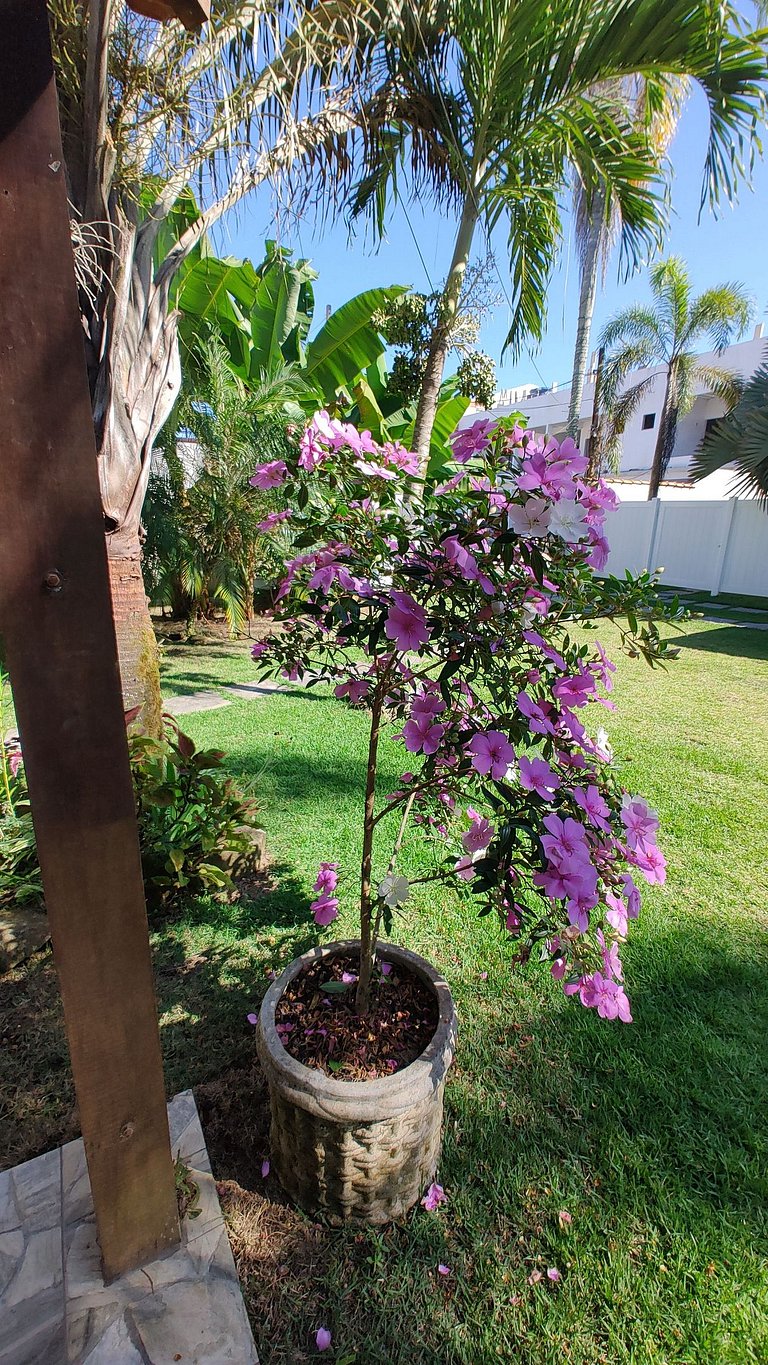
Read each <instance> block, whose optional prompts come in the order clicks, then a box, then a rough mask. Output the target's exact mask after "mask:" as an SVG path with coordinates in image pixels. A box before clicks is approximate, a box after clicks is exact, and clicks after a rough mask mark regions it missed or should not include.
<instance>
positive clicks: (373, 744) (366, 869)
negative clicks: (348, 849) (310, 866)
mask: <svg viewBox="0 0 768 1365" xmlns="http://www.w3.org/2000/svg"><path fill="white" fill-rule="evenodd" d="M387 677H388V675H385V677H383V678H381V679H380V680H379V684H378V686H377V688H376V691H375V693H374V697H373V704H372V706H371V733H370V738H369V740H368V770H367V775H366V781H365V814H364V817H363V857H362V862H361V864H360V976H359V977H358V982H357V995H356V996H355V1009H356V1010H357V1013H358V1014H367V1013H368V1009H369V1006H370V999H371V974H372V971H373V950H374V947H375V938H374V934H373V925H372V922H371V900H372V897H371V867H372V863H373V830H374V805H375V802H376V759H377V756H378V752H379V730H380V728H381V713H382V710H383V707H384V689H385V686H386V681H387Z"/></svg>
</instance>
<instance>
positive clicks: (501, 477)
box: [252, 412, 672, 1222]
mask: <svg viewBox="0 0 768 1365" xmlns="http://www.w3.org/2000/svg"><path fill="white" fill-rule="evenodd" d="M453 457H454V463H453V465H452V466H451V468H450V469H449V470H448V471H443V473H444V474H445V473H446V472H447V475H448V477H445V478H444V481H443V482H442V483H441V484H439V485H438V486H437V487H427V488H426V489H425V488H423V487H421V486H419V485H418V484H417V482H416V480H415V476H416V473H417V466H416V460H415V457H414V456H412V455H411V454H410V453H409V452H407V451H406V450H404V449H403V448H402V447H400V446H398V445H397V444H386V445H378V444H377V443H376V442H374V441H373V440H372V439H371V437H370V434H369V433H368V432H362V433H360V432H358V431H357V430H356V429H355V428H354V427H352V426H350V425H347V424H344V423H342V422H340V421H337V420H335V419H332V418H330V417H329V416H328V414H327V413H326V412H320V413H318V414H316V415H315V417H314V419H313V420H312V421H311V422H310V423H309V425H308V427H307V429H306V430H305V431H303V432H302V433H296V437H295V451H294V454H293V455H292V456H289V457H288V458H287V459H286V460H272V461H269V462H267V463H265V464H261V465H259V466H258V467H257V469H256V471H255V473H254V476H253V479H252V482H253V484H254V485H255V486H256V487H258V488H277V487H281V486H285V487H289V488H290V490H291V506H290V508H286V509H285V510H284V511H283V512H280V513H273V514H272V515H271V517H270V518H268V519H267V522H266V523H265V524H264V525H265V530H267V531H268V530H270V529H271V527H272V526H275V525H277V524H279V523H283V522H285V521H289V524H290V527H291V529H292V531H293V545H294V549H295V555H294V558H293V559H291V560H290V562H289V563H288V564H287V566H286V572H285V577H284V579H283V582H282V584H281V586H280V589H279V593H278V601H277V606H276V608H275V611H274V618H275V628H274V631H273V633H272V634H271V635H270V637H269V638H268V639H267V640H264V641H261V642H260V643H259V644H257V645H256V646H254V650H253V653H254V657H255V658H256V659H257V660H258V662H259V664H260V666H261V668H262V669H263V676H265V675H267V674H270V673H271V674H273V675H275V674H278V675H282V676H284V677H286V678H289V679H292V680H299V679H301V680H302V681H303V682H304V683H306V684H307V685H311V684H312V683H314V682H325V683H330V684H331V685H332V686H333V688H334V691H335V695H336V697H338V698H339V700H340V701H341V702H342V703H344V704H346V705H347V706H350V707H353V708H354V709H356V710H362V711H365V712H366V713H367V714H368V716H369V718H370V729H369V744H368V764H367V775H366V788H365V800H364V805H363V809H362V811H361V822H362V860H361V869H360V876H359V882H358V883H357V889H356V890H355V893H354V898H355V901H356V903H357V905H358V906H359V924H360V931H359V938H357V939H354V940H351V941H344V942H341V943H330V944H327V945H325V946H323V947H321V948H317V949H315V950H314V951H313V952H311V953H308V954H306V955H305V956H304V957H302V958H299V959H297V961H295V962H293V963H291V965H290V966H289V967H288V968H287V969H286V970H285V971H284V972H283V974H282V975H281V976H280V977H279V978H278V979H277V980H276V981H275V982H274V983H273V985H272V986H271V987H270V989H269V990H268V992H267V995H266V998H265V1000H264V1002H263V1006H262V1009H261V1014H260V1019H259V1029H258V1048H259V1053H260V1056H261V1058H262V1061H263V1064H264V1068H265V1071H266V1075H267V1080H268V1083H269V1088H270V1096H271V1107H272V1129H271V1144H272V1160H273V1165H274V1169H275V1171H276V1173H277V1175H278V1177H279V1179H280V1181H281V1182H282V1184H283V1186H284V1187H285V1189H286V1190H287V1191H288V1192H289V1193H290V1194H291V1195H292V1196H293V1197H294V1198H295V1199H296V1200H297V1201H298V1202H299V1203H301V1204H302V1205H303V1206H304V1207H306V1208H308V1209H311V1210H313V1211H314V1210H317V1209H321V1208H323V1209H326V1210H328V1211H330V1212H331V1213H333V1214H336V1215H337V1216H339V1217H342V1218H350V1217H351V1218H363V1219H366V1220H368V1221H372V1222H382V1221H386V1220H387V1219H389V1218H393V1217H397V1216H398V1215H399V1214H400V1213H402V1212H404V1211H405V1210H406V1209H407V1208H408V1207H409V1206H410V1205H411V1204H413V1203H414V1202H415V1201H416V1199H417V1198H418V1197H419V1195H420V1193H422V1192H423V1190H424V1188H425V1186H427V1185H429V1184H430V1182H431V1181H432V1180H433V1177H434V1175H435V1172H436V1169H437V1163H438V1159H439V1149H440V1125H441V1118H442V1095H443V1086H444V1082H445V1076H446V1071H447V1069H448V1067H449V1065H450V1062H451V1058H452V1055H453V1047H454V1038H455V1030H456V1020H455V1013H454V1009H453V1004H452V1001H451V997H450V992H449V989H448V986H447V984H446V983H445V982H444V981H443V980H442V978H441V977H440V976H439V975H438V973H437V972H435V971H434V970H433V969H432V968H431V967H430V966H429V965H428V964H427V963H426V962H424V961H422V960H421V959H419V958H417V957H416V956H415V955H413V954H411V953H408V952H407V951H406V950H405V949H403V948H399V947H395V946H393V945H392V944H391V943H389V942H386V943H385V942H382V938H381V936H382V933H385V934H386V935H388V936H389V935H391V933H392V929H393V924H394V921H395V919H397V922H398V926H399V924H400V922H401V920H402V919H403V918H404V913H405V910H406V908H407V905H408V902H409V901H410V900H411V899H412V897H413V896H414V895H416V894H418V884H419V883H424V882H427V881H434V882H439V883H444V884H445V885H446V886H448V885H451V886H453V887H455V888H458V890H459V892H460V894H462V895H465V896H466V897H467V898H471V899H473V900H474V902H475V904H476V906H477V909H478V911H479V913H480V914H481V915H485V914H493V915H495V916H496V917H497V918H498V920H499V923H500V928H501V931H502V932H503V933H504V934H506V935H507V936H508V938H509V941H510V944H511V946H512V949H513V958H514V960H515V961H517V962H519V963H524V962H526V961H527V960H528V959H529V958H531V957H532V956H535V957H536V958H538V959H541V960H543V961H544V962H547V963H548V964H549V966H550V970H551V972H552V975H553V976H554V977H555V978H557V979H558V980H559V981H560V982H561V983H562V986H563V989H564V990H565V991H566V993H568V994H572V995H575V996H576V997H577V998H578V1000H580V1001H581V1003H582V1004H583V1005H585V1006H587V1007H588V1008H594V1009H596V1010H597V1011H598V1013H599V1014H600V1015H602V1016H603V1017H604V1018H607V1019H617V1018H618V1019H621V1020H624V1021H627V1022H628V1021H629V1020H630V1019H631V1015H630V1007H629V1001H628V998H627V996H626V994H625V991H624V986H623V979H622V967H621V960H620V944H621V942H622V940H623V938H624V936H625V934H626V932H627V927H628V922H629V920H631V919H633V918H635V917H636V915H637V913H638V909H639V893H638V890H637V886H636V884H635V881H634V874H635V873H636V872H639V873H640V874H642V876H644V877H645V878H646V879H648V880H649V881H663V879H664V859H663V855H662V854H661V852H660V851H659V849H658V847H657V845H656V829H657V820H656V817H655V815H654V814H653V812H652V811H650V810H649V809H648V808H647V806H646V805H645V803H644V802H643V801H642V800H641V799H640V798H637V797H631V796H629V794H628V793H626V792H625V791H623V789H622V788H621V786H620V784H619V782H618V780H617V778H616V775H615V773H614V771H613V768H612V764H611V753H610V749H609V747H608V744H607V739H606V737H605V736H604V733H603V732H602V731H601V730H600V729H598V731H597V734H596V735H595V736H593V735H592V733H591V732H590V729H588V727H587V724H586V723H585V720H586V713H587V711H588V710H589V709H590V707H591V708H592V709H594V707H595V706H599V705H602V706H606V707H608V708H610V707H611V706H612V702H611V700H610V697H609V695H608V694H609V693H610V691H611V687H612V673H613V671H614V665H613V664H612V663H611V662H610V660H609V659H608V658H607V657H606V655H605V653H604V651H603V650H602V648H601V646H600V645H599V644H597V645H595V647H594V648H590V647H589V646H588V645H587V644H585V643H584V641H583V638H582V636H581V635H578V636H577V635H574V634H572V631H573V627H574V624H575V623H579V624H584V623H587V624H588V623H590V622H592V621H593V620H594V619H595V618H596V617H597V616H605V615H609V616H611V617H614V618H616V617H619V615H620V614H622V613H628V620H627V622H626V624H625V625H624V626H623V630H622V642H623V645H624V647H625V648H627V649H628V650H630V651H631V652H634V653H643V654H644V655H645V656H646V657H647V658H649V659H650V660H651V661H653V660H654V659H655V658H658V657H660V656H662V655H663V654H664V653H665V651H666V649H667V645H666V642H665V641H663V640H661V639H660V637H659V634H658V629H657V624H656V620H657V618H658V617H659V616H664V615H667V616H669V615H670V614H672V613H671V612H670V611H669V610H668V609H665V608H663V607H661V606H660V605H659V604H658V601H657V599H656V598H655V596H654V594H653V585H652V582H651V579H650V578H649V577H648V576H647V575H645V576H643V578H642V579H640V580H637V581H634V582H629V581H627V582H622V583H619V582H618V581H617V580H615V579H610V578H609V579H604V580H602V581H598V580H597V579H595V578H594V577H593V570H594V569H602V568H604V566H605V561H606V558H607V552H608V549H607V545H606V542H605V540H604V537H603V534H602V528H603V521H604V517H605V513H606V510H607V509H608V508H609V507H611V506H612V505H613V504H614V503H615V501H616V499H615V495H614V494H613V493H612V492H611V490H610V489H609V488H608V487H607V486H606V485H604V484H602V483H598V484H597V485H596V486H588V485H586V484H585V483H584V481H583V475H584V473H585V470H586V464H587V462H586V459H585V458H584V456H583V455H581V453H580V452H579V450H578V449H577V447H576V446H575V445H574V444H573V442H571V441H570V440H565V441H563V442H562V444H561V445H558V444H557V442H555V441H552V440H549V441H547V442H546V443H542V442H541V441H538V440H537V439H536V438H535V437H534V436H533V435H531V434H528V433H526V432H525V431H524V430H523V429H522V428H521V427H520V426H519V425H516V424H515V422H514V421H512V420H501V421H495V422H492V421H487V420H483V421H478V422H475V424H474V425H473V426H472V427H470V428H469V429H467V430H464V431H461V432H459V433H457V435H456V437H455V438H454V441H453ZM639 618H642V619H641V620H639ZM385 733H388V734H390V735H392V734H394V735H395V736H396V738H397V741H398V742H399V743H400V744H401V745H402V747H403V750H404V757H405V758H406V759H407V764H406V763H404V765H403V766H404V771H403V773H402V777H401V779H400V783H399V786H398V788H397V790H395V791H387V792H386V793H382V792H380V791H379V789H378V785H377V767H378V756H379V747H380V744H381V741H382V737H383V736H384V734H385ZM412 826H416V827H417V828H418V829H420V831H421V833H422V834H423V835H424V836H425V837H426V839H427V841H428V843H429V845H430V846H431V849H432V853H433V855H434V856H433V858H432V861H431V865H430V866H429V869H428V870H427V871H426V872H424V873H420V874H419V875H418V876H416V877H413V876H412V877H410V878H409V877H406V876H405V875H403V874H402V871H401V869H400V863H399V860H400V858H401V854H402V850H403V841H404V838H405V836H406V831H407V830H408V829H409V827H412ZM341 876H342V873H341V871H340V869H339V867H338V865H337V864H336V863H335V862H333V861H330V860H329V861H328V862H325V863H323V864H322V865H321V867H320V869H319V871H318V875H317V880H316V882H315V892H316V896H315V899H314V901H313V903H312V906H311V910H312V912H313V914H314V918H315V920H316V922H317V924H318V925H320V926H322V927H323V928H326V927H327V926H329V925H330V924H332V923H333V921H334V920H335V919H336V917H337V915H338V906H339V896H340V894H342V893H343V882H342V881H341V880H340V878H341Z"/></svg>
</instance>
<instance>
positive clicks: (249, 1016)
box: [245, 1014, 259, 1028]
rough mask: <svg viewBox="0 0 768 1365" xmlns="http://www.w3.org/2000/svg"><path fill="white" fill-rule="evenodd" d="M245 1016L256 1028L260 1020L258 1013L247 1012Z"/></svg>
mask: <svg viewBox="0 0 768 1365" xmlns="http://www.w3.org/2000/svg"><path fill="white" fill-rule="evenodd" d="M245 1017H246V1019H247V1020H248V1023H249V1024H250V1025H251V1027H252V1028H255V1027H256V1025H257V1024H258V1022H259V1016H258V1014H246V1016H245Z"/></svg>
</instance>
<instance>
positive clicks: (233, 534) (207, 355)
mask: <svg viewBox="0 0 768 1365" xmlns="http://www.w3.org/2000/svg"><path fill="white" fill-rule="evenodd" d="M306 397H307V386H306V384H305V382H304V380H303V379H302V377H301V375H300V374H299V373H298V371H297V370H296V369H295V368H294V367H293V366H290V365H288V366H286V365H277V366H276V367H275V368H274V369H273V370H271V371H267V372H264V373H262V375H261V378H260V379H259V380H254V383H253V384H252V386H251V387H250V388H246V386H245V384H244V383H243V381H242V380H241V379H240V378H239V376H238V375H236V374H235V373H234V372H233V370H232V365H231V361H230V355H229V351H228V349H227V347H226V346H225V344H224V342H223V341H222V339H221V337H217V336H216V335H215V334H213V335H209V336H208V337H207V338H206V340H205V341H203V342H202V343H201V344H200V345H199V346H198V348H197V349H196V351H195V352H194V353H193V354H191V355H190V354H189V353H187V357H186V363H185V380H184V387H183V389H182V394H181V398H180V401H179V404H178V407H177V422H174V423H173V427H172V428H169V430H170V429H173V430H174V431H175V430H176V429H181V430H182V431H186V432H188V433H189V435H190V436H191V437H192V438H193V439H194V443H195V461H194V463H195V468H194V469H184V468H183V467H181V462H180V460H179V457H178V454H177V453H176V449H175V448H174V447H175V441H172V442H171V443H170V448H169V449H168V451H167V452H166V455H165V464H166V469H165V471H162V472H158V473H155V474H153V476H152V478H151V480H150V484H151V487H150V491H149V493H148V497H147V504H146V508H147V516H146V517H145V524H146V529H147V541H146V546H145V553H146V558H147V566H148V569H149V570H150V572H151V579H152V587H153V589H154V595H155V600H156V602H157V603H158V604H159V605H165V604H169V605H171V606H172V607H173V608H174V609H175V611H177V612H179V611H181V612H182V613H183V614H184V615H186V616H187V618H188V619H191V618H192V617H193V616H195V615H203V616H205V615H208V614H210V612H211V610H212V609H214V608H218V609H219V610H221V611H223V612H224V615H225V617H226V619H227V624H228V626H229V629H230V632H231V633H232V634H235V633H236V632H238V631H239V630H241V629H242V628H243V626H244V625H245V624H246V623H247V622H248V621H249V620H250V617H251V613H252V606H253V584H254V579H255V577H256V575H257V572H258V571H259V570H260V569H262V568H264V567H266V565H265V560H264V556H265V554H266V555H269V553H270V546H271V541H270V540H269V538H267V537H265V536H264V534H263V532H262V530H261V529H260V526H259V523H260V522H261V521H262V520H263V519H264V517H265V516H266V515H267V514H268V513H269V512H270V511H272V510H274V509H273V505H272V502H271V499H270V495H269V494H258V493H255V492H254V490H253V489H252V488H251V487H250V486H249V483H248V480H249V478H250V476H251V474H252V473H253V467H254V464H256V463H257V462H258V461H259V460H265V459H275V458H280V457H282V456H284V455H285V449H286V434H285V428H286V424H287V422H289V421H291V420H293V421H294V422H301V420H302V409H301V407H300V406H299V404H300V402H301V401H302V400H304V399H306ZM272 567H273V569H275V570H276V569H277V567H278V566H277V564H276V563H275V564H273V565H272Z"/></svg>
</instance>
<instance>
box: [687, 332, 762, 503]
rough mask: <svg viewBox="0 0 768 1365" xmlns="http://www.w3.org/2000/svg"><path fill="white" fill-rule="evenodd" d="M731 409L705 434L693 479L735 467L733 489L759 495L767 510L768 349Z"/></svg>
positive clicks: (693, 460)
mask: <svg viewBox="0 0 768 1365" xmlns="http://www.w3.org/2000/svg"><path fill="white" fill-rule="evenodd" d="M765 356H766V358H765V360H764V361H763V363H762V365H761V366H760V367H759V369H757V370H755V373H754V374H753V375H752V377H751V379H750V380H749V381H748V383H747V385H746V388H745V389H744V392H743V394H742V396H741V398H740V399H739V401H738V403H737V404H736V407H735V408H734V409H733V411H732V412H730V413H728V415H727V416H726V417H723V418H722V419H721V421H719V422H717V423H716V424H715V426H714V427H713V428H712V430H711V431H710V432H709V433H708V434H707V435H706V436H705V437H704V441H703V443H702V446H701V449H700V450H698V451H697V452H696V454H695V455H694V457H693V459H692V460H691V474H692V475H693V477H694V479H705V478H706V477H707V475H708V474H713V473H714V472H715V470H716V469H722V467H723V465H726V464H733V465H735V467H736V475H735V481H734V485H733V487H734V491H736V492H739V493H744V494H747V495H750V496H753V497H756V498H759V500H760V502H761V503H762V505H763V507H764V508H765V509H766V511H768V351H767V352H766V353H765Z"/></svg>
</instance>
